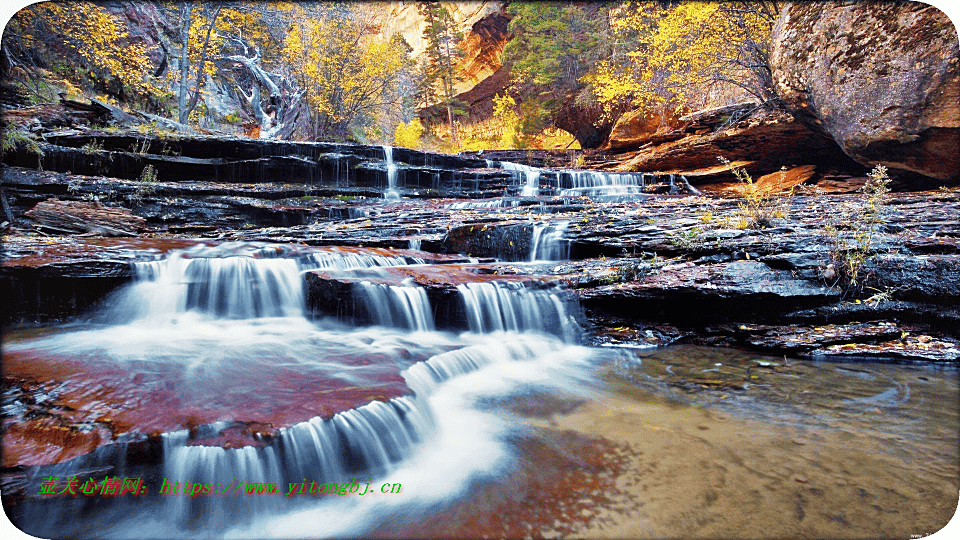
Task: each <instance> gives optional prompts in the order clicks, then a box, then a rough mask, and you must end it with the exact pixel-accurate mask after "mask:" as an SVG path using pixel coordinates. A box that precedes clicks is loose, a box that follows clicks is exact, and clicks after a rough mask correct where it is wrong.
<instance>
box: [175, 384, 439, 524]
mask: <svg viewBox="0 0 960 540" xmlns="http://www.w3.org/2000/svg"><path fill="white" fill-rule="evenodd" d="M209 427H210V426H208V428H209ZM212 427H213V428H214V429H215V428H216V427H217V426H212ZM433 429H434V427H433V420H432V418H431V416H430V413H429V408H428V407H427V406H426V405H425V404H424V403H422V402H421V399H419V398H418V397H417V396H410V397H399V398H394V399H392V400H390V401H388V402H383V401H371V402H370V403H368V404H366V405H363V406H361V407H358V408H356V409H351V410H349V411H344V412H342V413H339V414H336V415H334V416H333V417H332V418H329V419H326V420H324V419H322V418H319V417H314V418H312V419H311V420H309V421H307V422H301V423H299V424H296V425H293V426H291V427H289V428H284V429H280V430H279V435H278V436H277V437H276V438H275V439H274V440H273V442H272V443H271V444H269V445H266V446H264V447H261V448H257V447H253V446H245V447H242V448H236V449H225V448H221V447H218V446H191V445H188V444H187V442H188V438H189V433H188V432H187V431H179V432H175V433H166V434H164V435H163V455H164V461H163V478H164V479H167V480H170V484H171V486H170V491H172V489H173V482H176V481H177V480H178V479H183V480H185V479H191V483H192V484H194V485H196V484H200V485H203V486H206V485H210V486H211V487H210V488H209V490H208V491H207V492H206V493H205V494H204V495H202V496H199V497H191V496H183V495H182V490H183V489H184V487H183V486H182V485H181V487H180V489H181V495H180V496H175V495H174V494H172V493H170V492H168V493H162V494H161V495H167V496H166V497H163V500H164V503H165V504H166V505H167V508H168V509H169V510H170V513H171V514H172V517H173V518H174V519H175V520H176V521H177V525H178V526H180V527H184V528H190V527H191V526H196V525H198V524H199V525H202V526H203V527H205V528H209V527H212V526H219V527H226V526H233V525H235V524H237V523H238V519H239V520H241V521H240V522H241V523H242V522H243V520H252V519H256V518H257V517H259V516H263V515H264V514H266V513H269V512H271V511H273V510H276V509H278V508H289V506H290V505H291V504H297V503H301V504H310V503H311V502H312V501H315V500H316V497H325V496H326V497H329V496H330V495H331V493H330V490H334V492H338V491H339V488H340V487H341V486H340V484H343V483H345V482H349V483H350V484H352V483H354V482H356V483H357V484H358V485H357V488H356V489H354V493H357V490H359V492H363V491H364V489H365V486H366V485H367V484H366V482H367V481H368V478H369V477H370V476H379V475H382V474H384V473H385V472H387V471H389V470H390V469H391V468H393V467H394V466H395V465H396V464H397V463H399V462H400V461H402V460H403V459H405V458H407V457H408V456H409V455H410V454H411V453H412V452H413V449H414V448H415V447H416V446H417V445H418V444H419V443H420V442H421V441H423V440H424V439H426V437H427V436H428V435H429V434H430V433H431V432H432V431H433ZM305 479H306V480H308V481H307V491H306V493H299V492H298V493H295V494H293V498H288V497H285V495H287V494H288V493H289V492H290V485H291V484H297V487H300V486H301V485H302V484H301V482H303V481H304V480H305ZM313 480H320V481H321V482H326V483H320V484H318V483H316V482H314V484H313V485H312V486H311V483H310V481H313ZM228 482H229V484H228ZM334 482H336V483H338V486H337V487H334V486H333V484H332V483H334ZM265 483H266V484H269V483H273V484H276V486H277V489H278V490H281V494H282V495H283V496H273V497H264V496H251V495H250V494H249V493H248V491H247V490H248V489H253V490H254V491H253V492H252V493H254V494H255V493H257V492H256V491H255V490H256V489H258V486H257V484H259V485H260V486H262V485H263V484H265ZM311 487H312V488H313V496H310V495H311V493H310V489H311ZM350 488H353V486H352V485H351V486H350ZM161 489H162V488H161ZM266 489H267V490H268V491H269V490H270V489H271V487H269V486H268V487H267V488H266ZM344 492H345V493H347V490H346V489H345V490H344ZM211 495H216V496H211Z"/></svg>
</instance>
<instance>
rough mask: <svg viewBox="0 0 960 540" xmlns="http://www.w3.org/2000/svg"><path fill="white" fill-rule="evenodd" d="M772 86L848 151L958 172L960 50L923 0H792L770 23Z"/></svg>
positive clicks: (937, 172)
mask: <svg viewBox="0 0 960 540" xmlns="http://www.w3.org/2000/svg"><path fill="white" fill-rule="evenodd" d="M772 43H773V50H772V51H771V55H770V63H771V68H772V73H773V79H774V83H775V86H776V90H777V93H778V94H779V96H780V97H781V99H782V100H783V102H784V103H785V104H786V106H787V107H788V108H789V109H790V111H791V112H792V113H793V114H794V116H796V117H797V118H798V119H800V120H801V121H802V122H803V123H804V124H806V125H808V126H810V127H811V128H812V129H814V130H816V131H819V132H821V133H825V134H829V135H830V136H831V137H832V138H833V139H834V140H835V141H837V143H839V145H840V146H841V147H842V148H843V150H844V152H846V153H847V154H848V155H849V156H851V157H853V158H854V159H856V160H857V161H859V162H860V163H862V164H864V165H867V166H871V167H872V166H873V165H876V164H884V165H887V166H889V167H891V168H896V169H899V170H903V171H910V172H913V173H917V174H920V175H924V176H928V177H932V178H935V179H938V180H943V181H947V180H949V181H952V182H956V181H958V180H960V51H958V41H957V33H956V30H955V29H954V26H953V23H952V22H951V21H950V19H949V18H948V17H947V16H946V15H945V14H944V13H943V12H941V11H940V10H938V9H937V8H935V7H933V6H929V5H926V4H923V3H920V2H895V3H894V2H854V3H848V2H796V3H792V4H787V5H786V6H784V8H783V10H782V12H781V15H780V19H779V21H778V22H777V25H776V27H775V29H774V31H773V37H772Z"/></svg>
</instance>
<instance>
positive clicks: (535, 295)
mask: <svg viewBox="0 0 960 540" xmlns="http://www.w3.org/2000/svg"><path fill="white" fill-rule="evenodd" d="M258 253H259V255H257V254H258ZM264 253H265V252H264V251H263V250H262V249H261V247H259V246H244V245H241V246H236V245H233V246H227V247H223V248H219V247H218V248H206V247H201V248H196V249H193V250H192V251H190V250H188V251H187V252H184V253H178V254H174V255H173V256H171V257H168V258H167V259H164V260H162V261H155V262H151V263H139V264H140V267H138V275H139V276H140V280H139V281H137V282H136V283H134V284H133V285H131V286H130V287H129V288H128V289H127V290H126V291H123V292H121V293H119V294H118V295H116V296H115V297H114V298H113V299H112V301H111V303H110V304H109V305H108V306H107V307H106V308H105V310H104V311H103V312H101V313H100V314H99V315H98V316H97V317H96V318H95V319H93V320H91V321H88V322H84V323H78V324H74V325H70V326H63V327H56V328H45V329H21V330H16V331H10V332H7V333H6V334H5V336H4V342H3V360H4V361H3V372H4V376H5V380H7V381H10V380H20V381H32V384H39V385H41V386H43V388H44V390H43V392H39V393H35V394H34V395H35V396H37V395H42V396H46V397H44V399H46V400H48V401H50V402H52V403H55V404H56V407H54V408H53V409H50V410H53V411H54V412H55V413H56V414H61V415H62V416H61V417H60V418H61V419H63V418H68V419H70V421H71V422H74V424H73V427H76V426H77V425H80V424H83V425H85V426H87V431H86V432H85V433H100V435H98V437H99V438H98V439H93V438H91V439H90V440H91V441H93V442H92V443H90V444H92V448H96V447H97V446H98V444H100V442H102V441H105V440H108V439H110V438H111V437H114V440H113V444H112V445H107V446H105V447H104V446H102V447H101V449H100V450H96V451H94V452H92V453H88V452H86V451H85V452H84V453H86V455H84V456H81V457H78V458H76V459H73V458H75V456H73V455H69V456H68V455H64V454H58V453H57V452H58V451H59V450H57V449H58V448H61V447H62V445H61V447H57V446H56V445H54V446H52V447H50V446H43V445H42V444H39V443H37V442H36V441H35V440H34V439H31V438H30V434H29V433H27V430H26V429H25V428H23V426H25V425H26V419H31V418H32V419H33V420H36V415H34V416H30V415H28V414H27V412H25V411H26V409H28V408H29V407H28V406H27V404H26V403H25V398H23V397H22V396H20V397H18V395H17V394H16V393H15V392H13V391H12V389H8V390H9V391H7V392H6V394H5V401H4V412H5V416H7V417H9V418H8V420H7V425H5V427H6V428H7V429H6V430H5V433H4V453H5V465H7V461H6V460H7V459H17V460H20V462H21V463H22V464H25V465H27V466H28V468H27V469H26V470H28V471H29V478H28V479H27V485H26V488H25V489H26V490H27V492H28V494H31V495H33V496H32V497H28V498H27V499H26V500H24V501H23V502H21V503H20V504H19V505H18V506H17V507H16V508H14V510H13V515H14V522H15V523H16V524H17V525H18V526H19V527H21V528H22V529H24V530H25V531H27V532H29V533H31V534H34V535H37V536H41V537H48V538H54V537H65V536H71V537H74V536H75V537H107V538H115V537H123V538H143V537H144V536H146V535H149V536H150V537H158V538H174V537H181V536H189V537H204V538H206V537H210V538H219V537H224V538H266V537H276V538H293V537H298V538H316V537H329V536H362V537H402V538H409V537H468V538H479V537H487V536H494V537H528V536H533V537H537V536H548V537H549V536H578V537H581V536H582V537H611V538H623V537H630V538H641V537H642V538H647V537H649V538H663V537H709V538H717V537H722V538H761V537H775V536H782V537H807V536H809V537H831V538H833V537H838V538H839V537H849V538H865V537H870V538H873V537H900V538H907V537H910V536H911V535H915V534H927V533H931V532H934V531H936V530H938V529H940V528H941V527H943V525H944V524H946V523H947V521H949V519H950V518H951V517H952V516H953V514H954V510H955V508H956V504H957V494H958V491H960V465H958V460H960V456H958V446H960V404H958V372H957V370H956V369H955V368H953V367H943V366H937V365H931V364H867V363H845V364H840V363H827V362H811V361H800V360H794V359H789V358H784V357H779V358H776V357H767V356H763V355H758V354H752V353H745V352H741V351H736V350H729V349H709V348H700V347H691V346H673V347H668V348H662V349H631V348H588V347H584V346H582V345H580V344H578V339H576V336H575V335H571V331H570V329H571V328H572V327H573V326H574V322H575V321H574V320H573V319H574V318H575V317H573V315H572V314H571V312H570V311H568V310H569V309H570V303H569V301H568V299H567V300H565V299H563V298H562V297H561V295H558V293H556V292H555V291H551V290H549V289H543V290H531V289H523V288H514V289H510V288H506V287H503V288H492V289H491V290H490V291H486V293H484V294H481V292H482V291H479V290H472V289H470V288H464V287H461V288H460V291H461V293H464V291H465V290H466V291H467V293H468V294H463V296H462V298H463V302H464V310H465V312H466V313H469V314H471V315H470V316H469V317H467V319H468V320H470V321H476V322H475V323H471V324H472V329H471V330H469V331H468V330H464V331H462V332H452V331H443V332H438V331H433V330H430V328H433V327H434V326H433V324H432V323H433V317H434V314H433V313H431V312H430V306H429V304H427V305H424V303H423V297H422V296H421V295H418V294H409V293H410V291H395V290H393V289H384V290H383V291H382V292H383V293H384V294H376V295H371V294H365V295H364V294H358V296H357V298H356V301H357V302H374V303H377V304H390V306H382V305H381V306H380V307H383V308H384V309H386V312H388V313H390V316H389V317H386V316H384V317H382V318H381V319H379V320H380V321H381V322H382V323H383V324H391V325H393V326H394V327H392V328H391V327H386V326H352V325H350V324H346V323H344V322H342V321H337V320H329V319H323V320H310V319H307V318H306V317H305V316H304V306H303V301H302V298H303V291H302V290H301V287H302V285H301V280H299V279H298V277H299V276H300V275H301V273H302V272H305V271H309V270H310V269H311V268H321V267H322V268H324V269H326V270H329V269H330V268H333V269H334V270H335V271H339V272H345V273H349V272H355V271H358V270H362V271H363V272H367V273H371V272H372V273H375V272H376V269H377V268H379V267H383V266H389V265H392V264H401V262H402V263H403V264H409V263H413V264H416V263H417V261H410V260H407V261H401V262H398V261H390V260H386V259H377V258H371V257H367V258H363V257H359V256H357V255H356V254H355V253H351V254H342V253H341V254H339V255H336V254H334V255H331V254H330V253H334V252H332V251H329V252H323V253H326V254H316V253H314V254H309V255H304V254H303V253H296V254H291V253H284V252H282V250H279V251H278V253H279V255H277V256H273V255H270V256H264ZM288 255H289V256H288ZM332 260H335V261H339V262H337V263H336V264H334V263H332V262H331V261H332ZM364 275H366V274H364ZM370 275H373V274H370ZM391 287H393V286H391ZM409 287H412V286H411V285H410V284H409V283H408V284H404V285H403V286H402V287H399V288H409ZM357 290H359V291H362V290H363V287H358V289H357ZM387 293H390V294H387ZM393 293H396V294H393ZM394 303H395V305H394ZM391 306H392V307H391ZM548 320H549V321H556V322H555V323H551V324H545V323H544V321H548ZM383 321H390V322H389V323H387V322H383ZM411 321H413V322H411ZM24 384H26V383H24ZM34 405H36V404H34ZM58 407H59V408H58ZM44 414H50V413H49V411H48V412H47V413H44ZM16 418H22V419H24V420H23V422H24V423H23V424H22V425H19V426H18V425H17V421H16V420H15V419H16ZM10 419H14V420H10ZM21 428H22V429H21ZM277 428H280V429H279V430H278V429H277ZM18 429H19V431H18ZM127 431H132V432H138V433H143V434H149V433H154V434H156V435H157V436H159V437H161V438H162V441H163V446H162V455H161V456H159V458H158V459H159V461H158V462H157V463H156V464H154V465H152V466H151V465H133V464H132V462H133V460H132V459H131V460H128V459H127V456H126V455H125V454H124V453H123V449H124V448H126V447H125V446H124V445H126V444H128V440H127V439H125V438H124V437H123V436H121V437H119V438H117V434H118V433H124V432H127ZM251 441H253V442H252V443H251ZM61 442H62V441H61ZM85 444H86V443H85ZM92 448H91V449H92ZM105 448H106V449H111V448H112V449H116V448H120V450H121V451H120V452H119V457H118V454H117V452H114V451H113V450H110V451H106V450H104V449H105ZM131 448H132V446H131ZM111 452H113V453H111ZM55 461H56V462H58V463H57V464H55V465H43V466H34V465H35V464H49V463H52V462H55ZM98 470H99V471H101V472H100V473H99V474H100V475H101V476H100V477H97V474H98V473H97V471H98ZM103 470H109V471H112V472H109V473H107V474H108V475H110V474H117V475H120V476H139V477H143V478H144V479H145V485H146V486H147V487H148V489H149V491H148V492H147V493H146V494H145V495H141V496H132V495H129V494H127V495H125V496H122V497H114V498H109V497H84V496H79V497H71V496H59V497H39V496H37V493H39V489H40V487H39V486H40V483H41V482H42V481H43V480H44V479H46V478H49V477H57V478H62V479H66V478H68V477H71V476H80V477H86V476H92V477H97V478H98V479H102V474H103V473H102V471H103ZM241 478H243V479H244V480H240V484H242V483H243V482H244V481H247V482H250V483H267V482H273V483H276V484H277V485H278V486H279V488H280V490H279V491H280V493H278V494H276V495H272V496H268V495H254V494H251V495H247V494H245V493H244V492H243V491H242V490H241V491H240V492H237V491H235V490H234V489H233V487H234V486H237V485H239V484H238V483H237V480H239V479H241ZM354 479H356V482H357V484H358V485H359V486H360V491H362V492H364V495H362V496H361V495H358V494H356V493H349V492H347V493H346V494H345V495H342V496H341V495H329V494H323V495H319V494H318V495H309V494H301V493H298V492H297V493H290V491H291V490H296V489H298V488H296V485H310V484H311V483H313V482H317V483H320V484H327V485H329V483H330V482H337V483H338V484H339V483H342V482H347V481H351V482H352V481H353V480H354ZM165 480H169V481H171V482H175V481H179V482H191V483H199V484H203V485H207V484H209V485H211V487H212V490H213V491H212V493H211V492H208V493H201V494H199V495H198V496H196V497H185V496H180V495H173V494H164V495H161V494H160V490H161V487H162V484H163V482H164V481H165ZM301 482H304V483H305V484H300V483H301ZM248 485H249V484H248ZM365 485H368V486H373V487H372V488H371V487H368V488H367V489H364V487H363V486H365ZM228 486H229V488H230V489H229V492H228ZM383 486H389V489H387V491H386V492H385V491H384V490H383V489H381V488H382V487H383ZM394 486H399V487H398V488H394Z"/></svg>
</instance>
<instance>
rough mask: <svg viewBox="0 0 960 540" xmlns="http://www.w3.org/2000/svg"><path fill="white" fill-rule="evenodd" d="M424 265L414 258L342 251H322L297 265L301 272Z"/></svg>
mask: <svg viewBox="0 0 960 540" xmlns="http://www.w3.org/2000/svg"><path fill="white" fill-rule="evenodd" d="M410 262H413V264H423V262H424V260H423V259H420V258H414V257H410V258H407V257H389V256H386V255H373V254H369V253H351V252H340V251H321V252H317V253H310V254H307V255H303V256H301V257H300V258H299V259H298V260H297V263H298V265H299V268H300V270H333V271H343V270H356V269H360V268H376V267H383V266H403V265H406V264H410Z"/></svg>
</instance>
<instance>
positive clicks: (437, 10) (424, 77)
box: [417, 2, 464, 147]
mask: <svg viewBox="0 0 960 540" xmlns="http://www.w3.org/2000/svg"><path fill="white" fill-rule="evenodd" d="M417 8H418V9H419V10H420V14H421V16H422V17H423V19H424V22H425V23H426V26H425V28H424V30H423V39H424V41H425V42H426V44H427V46H426V50H425V51H424V54H425V55H426V59H425V62H423V63H422V64H421V66H420V71H419V73H418V75H419V80H420V84H421V86H420V94H421V96H422V99H423V101H424V103H425V104H426V105H431V104H434V103H440V104H442V105H443V108H444V109H446V111H447V123H448V124H449V126H450V140H451V143H452V144H453V146H454V147H459V146H460V143H459V141H458V140H457V131H456V127H455V124H454V116H455V115H458V114H463V112H464V111H463V110H462V105H461V104H460V103H458V102H457V100H456V91H455V90H454V86H455V85H456V84H457V82H459V81H460V80H461V77H460V75H459V74H458V72H457V69H456V64H457V61H458V60H459V59H460V58H462V57H463V51H462V50H461V49H460V46H459V44H460V42H461V41H463V33H462V32H460V31H459V30H457V24H456V21H455V20H454V19H453V16H451V15H450V12H449V11H448V10H447V8H445V7H444V6H443V4H441V3H440V2H421V3H419V4H418V5H417Z"/></svg>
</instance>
